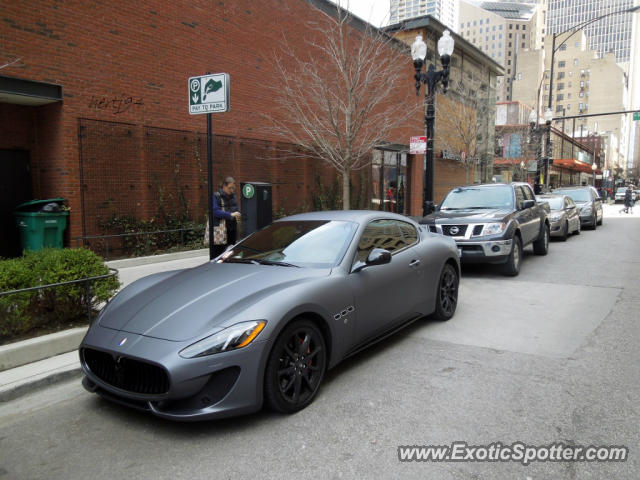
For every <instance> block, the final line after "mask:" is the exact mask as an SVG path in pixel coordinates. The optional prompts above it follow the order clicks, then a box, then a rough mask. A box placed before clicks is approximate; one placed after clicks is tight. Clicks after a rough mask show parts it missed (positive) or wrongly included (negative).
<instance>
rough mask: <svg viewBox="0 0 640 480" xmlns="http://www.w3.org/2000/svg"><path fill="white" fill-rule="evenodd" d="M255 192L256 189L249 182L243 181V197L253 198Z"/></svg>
mask: <svg viewBox="0 0 640 480" xmlns="http://www.w3.org/2000/svg"><path fill="white" fill-rule="evenodd" d="M255 193H256V191H255V189H254V188H253V185H251V184H250V183H245V184H244V187H242V195H243V196H244V198H253V195H254V194H255Z"/></svg>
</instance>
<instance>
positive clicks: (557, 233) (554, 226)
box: [549, 218, 565, 237]
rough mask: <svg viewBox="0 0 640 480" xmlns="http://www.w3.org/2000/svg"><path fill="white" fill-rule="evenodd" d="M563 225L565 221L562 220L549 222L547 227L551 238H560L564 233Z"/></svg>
mask: <svg viewBox="0 0 640 480" xmlns="http://www.w3.org/2000/svg"><path fill="white" fill-rule="evenodd" d="M564 224H565V220H564V218H561V219H560V220H556V221H555V222H551V223H550V225H549V228H550V230H549V232H550V233H551V236H552V237H561V236H562V234H563V232H564Z"/></svg>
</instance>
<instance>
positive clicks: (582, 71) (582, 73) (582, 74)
mask: <svg viewBox="0 0 640 480" xmlns="http://www.w3.org/2000/svg"><path fill="white" fill-rule="evenodd" d="M580 76H581V77H584V69H582V70H580Z"/></svg>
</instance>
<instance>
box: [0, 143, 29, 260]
mask: <svg viewBox="0 0 640 480" xmlns="http://www.w3.org/2000/svg"><path fill="white" fill-rule="evenodd" d="M31 199H32V188H31V167H30V161H29V152H28V151H27V150H0V232H2V234H1V235H0V257H5V258H6V257H17V256H19V255H20V254H21V252H20V236H19V233H18V227H17V226H16V222H15V220H14V217H13V212H14V210H15V208H16V207H17V206H18V205H20V204H21V203H24V202H27V201H29V200H31Z"/></svg>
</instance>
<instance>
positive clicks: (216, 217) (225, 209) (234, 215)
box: [213, 177, 240, 257]
mask: <svg viewBox="0 0 640 480" xmlns="http://www.w3.org/2000/svg"><path fill="white" fill-rule="evenodd" d="M235 190H236V182H235V180H234V179H233V177H227V178H225V179H224V182H222V185H221V186H220V189H219V190H218V191H217V192H216V193H214V194H213V225H214V226H218V225H219V223H220V222H225V223H226V227H227V243H225V244H224V245H214V246H213V256H214V257H217V256H218V255H220V254H221V253H222V252H224V251H225V250H226V249H227V247H228V246H229V245H233V244H235V243H236V237H237V235H238V218H240V212H239V211H238V200H237V199H236V194H235Z"/></svg>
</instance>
